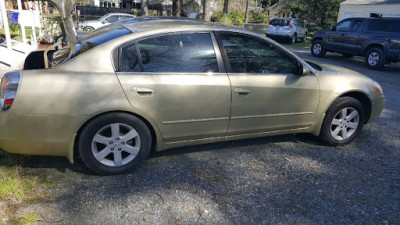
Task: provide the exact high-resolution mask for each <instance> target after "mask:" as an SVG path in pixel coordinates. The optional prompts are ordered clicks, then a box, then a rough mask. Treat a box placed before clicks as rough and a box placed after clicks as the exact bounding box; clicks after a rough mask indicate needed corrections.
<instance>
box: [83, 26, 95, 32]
mask: <svg viewBox="0 0 400 225" xmlns="http://www.w3.org/2000/svg"><path fill="white" fill-rule="evenodd" d="M83 31H86V32H93V31H94V28H93V27H85V28H83Z"/></svg>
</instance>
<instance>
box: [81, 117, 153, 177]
mask: <svg viewBox="0 0 400 225" xmlns="http://www.w3.org/2000/svg"><path fill="white" fill-rule="evenodd" d="M78 147H79V154H80V156H81V158H82V161H83V162H84V163H85V165H86V166H87V167H88V168H89V169H91V170H92V171H93V172H95V173H98V174H103V175H113V174H120V173H125V172H127V171H128V170H130V169H132V168H133V167H135V166H137V165H138V164H140V163H141V162H142V161H143V160H144V159H146V158H147V156H148V154H149V152H150V148H151V134H150V131H149V129H148V127H147V126H146V124H145V123H143V121H141V120H140V119H138V118H137V117H135V116H132V115H128V114H123V113H111V114H106V115H104V116H100V117H98V118H96V119H94V120H92V121H91V122H89V124H88V125H87V126H86V127H85V128H84V129H83V131H82V133H81V135H80V137H79V144H78Z"/></svg>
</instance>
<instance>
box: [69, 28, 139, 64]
mask: <svg viewBox="0 0 400 225" xmlns="http://www.w3.org/2000/svg"><path fill="white" fill-rule="evenodd" d="M130 33H132V32H131V31H130V30H128V29H126V28H125V27H119V28H117V29H114V30H110V31H108V32H104V33H102V32H100V33H96V34H93V35H91V36H88V37H87V38H83V39H82V40H80V41H79V42H78V43H76V45H75V53H74V54H73V55H72V56H71V58H74V57H76V56H78V55H80V54H82V53H84V52H86V51H87V50H89V49H92V48H94V47H96V46H99V45H101V44H103V43H106V42H108V41H111V40H113V39H115V38H118V37H121V36H124V35H127V34H130Z"/></svg>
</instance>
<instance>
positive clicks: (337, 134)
mask: <svg viewBox="0 0 400 225" xmlns="http://www.w3.org/2000/svg"><path fill="white" fill-rule="evenodd" d="M359 123H360V114H359V113H358V111H357V110H356V109H354V108H352V107H346V108H343V109H342V110H340V111H339V112H338V113H337V114H336V115H335V117H334V118H333V120H332V122H331V126H330V128H331V129H330V131H331V134H332V137H333V138H335V139H336V140H338V141H342V140H346V139H348V138H350V137H351V136H352V135H353V134H354V133H355V132H356V130H357V128H358V126H359Z"/></svg>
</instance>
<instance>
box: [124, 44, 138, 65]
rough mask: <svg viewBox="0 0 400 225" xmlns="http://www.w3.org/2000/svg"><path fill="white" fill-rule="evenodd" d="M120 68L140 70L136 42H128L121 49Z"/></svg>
mask: <svg viewBox="0 0 400 225" xmlns="http://www.w3.org/2000/svg"><path fill="white" fill-rule="evenodd" d="M120 64H121V69H120V71H123V72H140V71H141V69H140V62H139V58H138V54H137V51H136V44H130V45H127V46H125V47H123V48H122V49H121V60H120Z"/></svg>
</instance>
